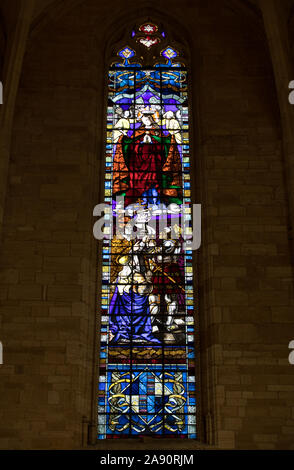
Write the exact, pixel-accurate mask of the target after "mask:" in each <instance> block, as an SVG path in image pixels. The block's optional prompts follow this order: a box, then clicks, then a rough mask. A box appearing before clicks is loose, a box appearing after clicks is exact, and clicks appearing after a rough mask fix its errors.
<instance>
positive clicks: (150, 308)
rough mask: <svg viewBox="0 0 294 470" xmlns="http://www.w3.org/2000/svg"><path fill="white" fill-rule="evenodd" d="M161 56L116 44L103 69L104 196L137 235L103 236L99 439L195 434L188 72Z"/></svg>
mask: <svg viewBox="0 0 294 470" xmlns="http://www.w3.org/2000/svg"><path fill="white" fill-rule="evenodd" d="M150 26H151V27H152V24H150ZM148 29H149V28H148ZM145 30H146V31H145ZM142 31H143V30H142ZM153 31H154V33H155V32H156V31H157V30H156V31H155V30H152V31H147V25H144V31H143V32H146V34H147V33H148V34H150V35H152V34H153ZM161 54H162V56H163V57H164V58H165V59H167V61H168V63H167V64H160V63H158V64H156V65H153V66H152V67H149V68H148V69H146V68H143V67H141V66H140V65H139V64H134V63H132V62H130V60H129V59H130V58H134V55H135V52H134V50H133V49H131V48H129V47H125V48H124V49H122V50H121V51H120V52H119V53H118V55H119V56H120V57H122V59H123V63H118V64H115V65H114V66H112V67H111V69H110V71H109V91H108V111H107V142H106V158H105V165H106V167H105V202H106V203H108V204H110V205H111V206H112V212H113V213H114V220H115V222H114V224H115V225H118V224H119V220H118V218H119V215H120V216H122V219H120V220H122V221H123V222H122V223H123V225H124V227H125V228H127V224H128V223H129V222H130V221H132V222H133V223H134V225H135V227H136V230H137V231H138V232H142V233H143V235H142V237H141V238H135V239H132V238H131V237H130V236H129V233H128V231H127V230H125V233H124V234H123V236H117V235H116V234H114V236H113V237H112V238H111V239H105V240H104V241H103V254H102V259H103V267H102V291H101V298H102V305H101V350H100V374H99V391H98V438H99V439H116V438H136V437H140V436H144V435H148V436H154V437H169V438H170V437H175V438H196V396H195V387H196V383H195V364H194V361H195V351H194V318H193V312H194V295H193V273H192V251H189V250H184V249H183V243H184V239H183V229H182V223H181V222H182V220H181V218H182V214H181V213H179V207H181V205H182V204H185V207H186V209H185V210H186V214H187V217H188V218H190V219H191V183H190V145H189V114H188V89H187V70H186V69H185V68H184V67H180V68H179V67H178V66H177V65H176V64H173V63H172V59H173V58H174V57H177V55H178V54H177V53H176V51H174V50H173V49H172V48H171V47H169V48H167V49H165V50H164V51H162V53H161ZM132 60H133V59H132ZM176 67H178V68H176ZM118 197H120V198H123V199H121V200H119V202H118V199H117V198H118ZM163 216H164V217H165V222H166V223H165V225H161V224H160V221H161V219H162V217H163ZM150 221H153V222H155V225H154V227H155V229H154V230H153V232H152V230H151V229H150V227H148V226H147V225H146V224H147V223H148V222H150Z"/></svg>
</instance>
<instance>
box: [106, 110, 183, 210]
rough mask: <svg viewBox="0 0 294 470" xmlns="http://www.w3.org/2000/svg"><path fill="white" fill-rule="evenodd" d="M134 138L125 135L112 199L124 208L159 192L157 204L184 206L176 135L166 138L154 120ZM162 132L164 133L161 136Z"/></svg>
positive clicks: (118, 148)
mask: <svg viewBox="0 0 294 470" xmlns="http://www.w3.org/2000/svg"><path fill="white" fill-rule="evenodd" d="M142 123H143V124H142V126H141V127H140V128H139V129H137V130H135V131H134V133H133V135H132V136H131V137H128V136H127V135H122V136H121V137H120V138H119V139H118V142H117V146H116V151H115V155H114V162H113V196H119V195H121V196H124V197H125V207H127V206H128V205H130V204H134V203H136V202H137V201H138V199H140V198H142V196H143V195H146V194H148V192H150V191H152V190H156V194H157V202H156V203H157V204H159V203H164V204H166V205H169V204H171V203H176V204H179V205H180V204H182V177H181V174H182V164H181V157H180V153H179V150H178V145H177V142H176V139H175V136H174V135H171V134H168V135H167V136H165V135H163V131H160V130H159V128H158V127H156V123H155V122H154V121H153V119H152V117H151V116H148V115H145V116H143V117H142ZM160 132H161V133H160Z"/></svg>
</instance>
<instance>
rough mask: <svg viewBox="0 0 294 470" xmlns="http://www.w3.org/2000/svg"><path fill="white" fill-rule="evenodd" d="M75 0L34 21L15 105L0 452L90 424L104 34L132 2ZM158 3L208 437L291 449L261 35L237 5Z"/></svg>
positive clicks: (293, 384)
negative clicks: (188, 165)
mask: <svg viewBox="0 0 294 470" xmlns="http://www.w3.org/2000/svg"><path fill="white" fill-rule="evenodd" d="M76 3H77V5H76V6H75V7H74V8H73V9H72V10H69V11H68V12H67V14H66V15H63V16H60V17H57V18H56V19H55V18H54V11H53V10H52V11H51V15H50V20H48V23H44V24H43V25H42V28H40V27H38V29H37V30H36V31H35V32H34V31H32V32H31V36H30V39H29V43H28V47H27V52H26V56H25V59H24V65H23V71H22V77H21V83H20V88H19V93H18V97H17V102H16V109H15V118H14V126H13V134H12V151H11V158H10V169H9V187H8V190H7V197H6V208H5V216H4V230H3V241H2V247H1V258H0V266H1V271H0V295H1V310H0V332H1V336H0V340H1V341H2V343H3V346H4V365H3V366H1V369H0V376H1V380H0V400H1V404H2V406H1V407H0V448H10V449H11V448H14V449H24V448H46V449H47V448H49V449H50V448H51V449H52V448H79V447H81V446H82V443H85V441H86V439H87V436H86V431H85V430H86V428H87V423H90V422H92V419H93V417H92V407H93V383H92V381H93V368H94V366H93V364H94V363H95V361H94V338H95V328H96V326H95V325H96V310H97V301H96V277H97V276H96V271H97V269H96V265H97V263H96V260H97V245H96V242H95V240H94V239H93V235H92V227H93V223H94V219H93V217H92V211H93V208H94V205H96V204H97V203H99V202H102V188H100V186H99V181H101V177H100V176H101V172H103V161H104V155H103V145H104V143H103V139H104V133H103V129H104V125H105V115H104V112H105V108H104V103H105V93H106V89H105V83H106V74H107V70H106V69H105V66H104V50H105V46H106V45H105V37H111V34H112V33H113V34H114V33H115V31H116V30H117V29H118V28H120V27H121V19H120V18H121V15H126V14H127V13H128V12H130V15H132V14H133V13H134V10H135V9H136V5H137V2H135V1H133V0H129V1H125V2H123V3H121V2H119V1H118V0H109V1H108V2H103V3H102V2H97V1H95V0H87V1H81V2H80V3H78V2H76ZM157 7H158V8H159V11H160V13H161V15H163V14H164V10H165V9H168V14H169V15H170V17H171V18H173V17H174V18H176V19H177V21H178V22H180V23H181V24H183V25H184V26H185V28H186V29H187V32H188V35H189V40H190V43H191V44H190V45H191V61H192V63H191V68H192V80H191V83H192V89H191V106H192V110H193V116H192V117H193V129H192V130H191V133H192V134H193V135H192V137H193V143H194V146H193V148H194V154H193V159H194V162H195V165H194V169H195V171H194V174H192V175H191V176H192V180H193V185H194V187H195V188H196V195H197V196H196V199H197V200H195V202H197V203H201V204H202V223H203V233H202V247H201V249H200V250H199V252H198V253H197V254H196V256H195V270H196V274H197V279H198V283H199V305H198V309H197V312H196V315H197V317H199V325H200V332H199V336H200V350H199V351H197V352H198V354H200V362H201V396H202V398H201V417H200V420H201V423H203V432H202V435H201V439H202V441H203V442H208V443H209V444H215V445H216V446H218V447H220V448H236V449H241V448H253V449H256V448H263V449H264V448H275V449H278V448H288V449H289V448H293V433H294V394H293V391H294V376H293V372H292V370H291V368H290V366H289V364H288V344H289V341H290V340H291V339H294V338H292V337H291V335H292V336H293V323H294V321H293V287H292V267H291V260H290V253H289V242H288V239H287V223H288V222H287V201H286V196H285V183H284V172H283V156H282V150H281V149H282V145H281V131H280V117H279V110H278V105H277V102H276V93H275V88H274V82H273V76H272V70H271V64H270V59H269V55H268V49H267V46H266V43H265V38H264V36H263V31H262V30H260V29H259V26H258V24H257V23H256V24H254V22H253V23H250V22H249V20H248V19H247V18H246V16H244V14H242V12H240V13H239V12H238V9H236V8H230V2H219V1H216V0H212V1H209V2H206V1H204V0H198V1H190V0H183V1H181V2H179V1H175V0H170V1H166V0H162V1H160V2H158V4H157ZM113 12H115V15H116V19H115V18H114V17H113V16H112V15H113ZM155 13H156V12H155ZM138 14H140V11H138ZM123 17H125V16H123ZM150 17H151V18H153V16H152V10H151V11H150ZM134 18H135V16H134ZM154 20H155V21H156V15H154ZM99 269H100V267H99ZM291 331H292V333H291ZM95 354H97V352H96V353H95ZM83 423H86V424H83ZM120 445H122V446H123V447H126V446H127V445H129V446H130V447H132V444H127V443H124V444H120ZM169 445H170V448H172V447H173V442H172V441H171V443H170V444H167V446H169Z"/></svg>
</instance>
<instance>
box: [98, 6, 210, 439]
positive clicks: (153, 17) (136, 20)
mask: <svg viewBox="0 0 294 470" xmlns="http://www.w3.org/2000/svg"><path fill="white" fill-rule="evenodd" d="M146 21H152V22H153V23H156V24H159V25H163V26H164V29H165V30H166V31H167V36H168V38H169V39H168V43H169V45H171V46H174V47H176V48H177V49H178V50H179V51H180V52H181V53H182V57H181V59H183V62H184V61H185V66H186V68H187V70H188V72H189V116H190V117H189V119H190V129H193V131H191V132H190V134H191V135H190V141H191V145H192V149H193V150H192V153H193V157H192V159H191V177H192V178H193V181H195V182H196V184H195V185H194V184H192V202H193V203H199V202H202V201H201V200H199V198H201V194H202V192H203V191H202V189H201V188H200V182H201V181H202V183H201V184H202V185H203V184H205V183H204V178H202V176H201V175H200V174H201V168H202V165H201V162H200V160H201V158H200V148H199V142H200V141H201V138H200V130H199V128H200V126H199V125H198V120H199V117H198V114H199V112H198V91H199V84H197V80H196V78H195V71H196V70H197V68H198V66H199V61H198V60H196V62H197V63H196V64H195V62H192V60H191V51H190V46H189V44H191V39H190V35H189V33H188V32H187V31H186V30H185V28H184V27H182V26H181V25H179V24H178V22H177V21H175V20H173V18H170V17H169V16H168V17H167V16H166V14H165V13H161V12H158V11H155V10H154V9H152V12H151V11H150V9H149V8H148V7H147V8H143V9H140V12H139V13H138V14H136V12H133V13H132V15H124V16H123V17H122V16H119V17H118V18H117V19H115V20H114V21H112V23H111V24H110V25H109V26H108V27H106V30H107V31H108V35H107V37H106V42H105V50H104V106H103V115H102V116H99V117H100V119H101V122H102V123H103V124H102V131H101V128H100V130H99V131H98V132H100V133H101V138H100V139H99V140H100V142H101V143H102V144H101V147H100V148H99V149H98V152H99V154H100V155H101V158H99V161H100V162H99V163H100V164H101V171H100V172H99V173H100V181H99V183H100V184H99V187H100V188H101V191H100V199H99V200H101V201H102V200H103V186H104V171H103V168H104V153H105V148H104V144H105V139H106V115H107V75H108V70H109V67H110V65H111V63H112V62H113V61H114V59H115V60H118V57H117V55H116V52H117V51H119V50H120V48H121V47H122V46H123V45H126V44H128V42H129V38H130V33H131V31H132V29H133V27H134V26H136V25H139V24H143V23H144V22H146ZM121 25H123V26H121ZM118 26H119V27H118ZM174 31H176V33H174ZM197 55H198V49H197V52H196V53H195V52H194V57H195V56H196V57H197ZM99 95H100V94H99ZM198 158H199V161H197V160H198ZM196 170H197V171H196ZM197 172H198V173H199V174H198V175H197ZM193 187H194V188H193ZM193 189H194V190H193ZM99 251H101V245H100V243H99V244H98V247H97V259H99ZM197 257H198V255H197ZM193 263H194V283H195V281H196V279H199V278H200V277H203V276H205V274H204V273H203V272H197V271H196V256H195V255H194V261H193ZM204 265H205V263H203V262H202V263H201V266H204ZM100 282H101V274H100V273H98V279H97V294H98V295H97V298H98V303H97V306H99V305H100V292H99V286H100ZM197 284H198V281H197ZM201 284H202V285H203V284H204V281H202V282H201ZM194 288H195V293H196V294H195V295H196V296H198V286H197V285H194ZM197 305H198V307H197V311H196V319H195V330H196V331H197V333H196V341H195V349H196V351H197V352H199V351H200V331H201V320H199V317H200V316H201V314H200V310H201V306H199V302H198V299H197ZM96 321H97V325H96V327H95V331H96V332H99V331H100V319H99V315H96ZM98 336H99V333H98V334H96V338H95V347H94V354H93V355H94V358H96V357H97V356H98V355H97V351H99V345H100V341H99V338H98ZM197 356H198V358H199V354H197ZM94 362H95V366H94V372H93V381H92V384H93V389H92V390H93V400H92V411H91V422H90V429H89V444H91V445H95V444H96V445H99V444H97V441H96V432H97V431H96V430H97V400H96V398H97V383H98V376H99V374H98V371H99V362H98V360H97V359H94ZM209 362H210V361H206V363H209ZM208 375H211V374H208ZM207 380H209V382H210V383H209V384H206V386H205V389H206V390H208V389H209V390H210V395H209V399H210V400H211V403H206V404H205V409H206V410H208V412H207V414H208V415H209V416H211V415H212V416H213V415H214V413H213V410H212V407H213V403H214V402H213V399H212V392H211V391H212V382H211V379H207V373H206V375H205V376H204V377H203V374H202V371H201V367H200V360H197V361H196V381H197V382H198V387H197V402H198V406H197V425H198V427H197V433H198V441H201V442H203V443H204V442H207V441H208V438H207V436H205V435H204V424H203V423H204V421H207V419H204V418H203V415H202V411H201V410H202V403H203V400H206V399H208V395H207V394H205V396H203V394H202V393H201V383H202V381H203V382H205V381H207ZM206 425H207V424H206ZM108 442H109V441H108ZM103 443H104V444H105V441H104V442H101V441H100V444H103ZM156 443H157V444H158V440H156ZM210 443H211V442H210ZM112 444H113V445H114V446H115V442H113V443H112ZM108 445H110V444H108ZM194 445H196V443H195V441H194ZM190 447H191V446H190Z"/></svg>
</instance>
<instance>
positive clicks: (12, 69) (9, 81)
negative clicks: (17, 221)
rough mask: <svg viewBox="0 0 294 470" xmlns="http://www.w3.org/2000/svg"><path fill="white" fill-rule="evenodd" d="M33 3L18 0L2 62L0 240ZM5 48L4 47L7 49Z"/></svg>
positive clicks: (30, 0)
mask: <svg viewBox="0 0 294 470" xmlns="http://www.w3.org/2000/svg"><path fill="white" fill-rule="evenodd" d="M34 4H35V0H21V2H20V8H19V12H18V17H17V23H16V28H15V31H14V33H13V37H12V38H11V42H10V47H9V51H10V54H9V57H8V58H7V59H6V61H7V66H6V76H5V77H4V83H3V104H2V105H0V237H1V233H2V224H3V213H4V205H5V198H6V190H7V178H8V169H9V159H10V143H11V130H12V125H13V117H14V107H15V100H16V96H17V91H18V85H19V79H20V74H21V70H22V62H23V57H24V53H25V50H26V45H27V37H28V34H29V30H30V25H31V20H32V15H33V11H34ZM7 49H8V48H7Z"/></svg>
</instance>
